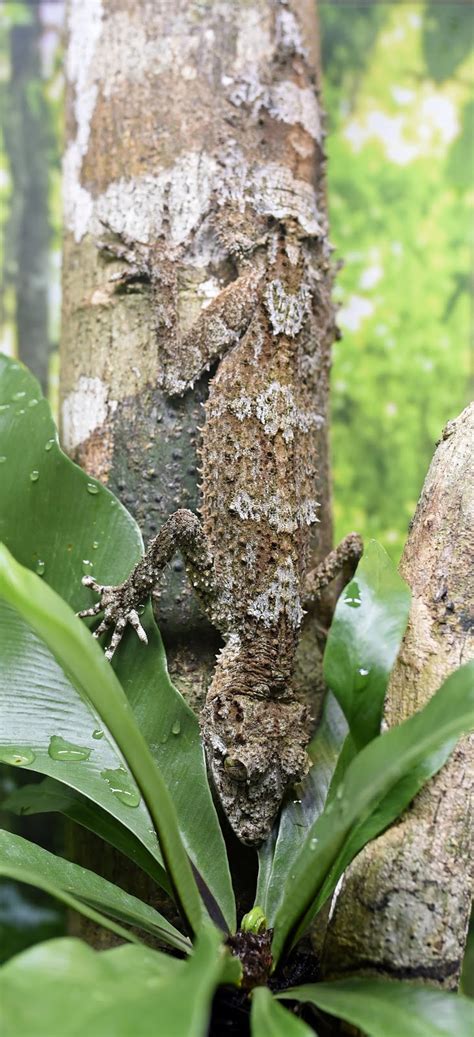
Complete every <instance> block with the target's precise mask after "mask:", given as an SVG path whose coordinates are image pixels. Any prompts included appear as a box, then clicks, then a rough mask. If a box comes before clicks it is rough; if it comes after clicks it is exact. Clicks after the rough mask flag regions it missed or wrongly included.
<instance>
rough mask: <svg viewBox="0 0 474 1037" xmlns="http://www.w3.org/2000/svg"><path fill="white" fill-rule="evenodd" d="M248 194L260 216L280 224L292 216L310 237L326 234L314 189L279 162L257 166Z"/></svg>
mask: <svg viewBox="0 0 474 1037" xmlns="http://www.w3.org/2000/svg"><path fill="white" fill-rule="evenodd" d="M240 189H241V190H242V185H241V187H240ZM245 194H246V196H247V199H248V201H249V204H252V205H253V206H254V208H255V209H256V210H257V212H258V213H261V214H262V215H264V216H273V217H274V218H275V219H276V220H280V219H285V218H286V217H288V216H291V217H293V219H295V220H298V222H299V224H300V225H301V227H302V228H303V230H304V231H306V233H307V234H309V235H314V236H319V235H321V234H322V233H323V229H322V226H321V222H320V215H319V212H318V208H317V205H316V194H315V191H314V188H313V186H312V185H311V184H309V183H307V181H306V180H298V179H297V178H296V177H294V176H293V174H292V172H291V170H290V169H288V168H287V167H286V166H281V165H279V163H278V162H269V163H268V164H267V165H259V166H255V167H254V169H253V170H251V172H250V174H249V181H248V187H247V190H246V192H245Z"/></svg>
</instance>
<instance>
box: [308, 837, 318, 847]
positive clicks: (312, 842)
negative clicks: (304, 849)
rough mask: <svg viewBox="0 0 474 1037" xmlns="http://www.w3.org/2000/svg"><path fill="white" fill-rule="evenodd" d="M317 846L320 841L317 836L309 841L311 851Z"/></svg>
mask: <svg viewBox="0 0 474 1037" xmlns="http://www.w3.org/2000/svg"><path fill="white" fill-rule="evenodd" d="M317 845H318V840H317V839H316V837H315V836H313V838H312V839H310V840H309V848H310V850H315V849H316V847H317Z"/></svg>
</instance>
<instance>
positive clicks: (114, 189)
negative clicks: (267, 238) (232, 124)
mask: <svg viewBox="0 0 474 1037" xmlns="http://www.w3.org/2000/svg"><path fill="white" fill-rule="evenodd" d="M215 169H216V163H215V162H214V160H213V159H212V158H210V156H209V155H206V153H205V152H202V153H201V152H198V151H190V152H188V153H187V154H184V155H181V156H180V158H179V159H178V161H177V162H176V163H175V164H174V165H173V166H171V167H169V168H168V169H163V170H162V171H161V172H160V173H158V174H157V175H154V176H151V175H149V176H138V177H134V178H133V179H130V180H126V179H125V178H121V179H120V180H115V181H114V182H113V183H111V184H109V187H108V188H107V190H106V191H104V193H103V194H102V195H100V196H99V198H97V200H96V202H95V205H94V216H95V220H94V227H93V228H92V229H93V231H94V233H100V229H101V226H102V225H101V223H100V221H103V222H104V223H106V224H107V225H108V226H109V227H111V229H112V230H113V231H114V232H115V233H116V234H123V235H125V236H126V237H128V238H130V239H131V240H132V241H139V242H141V243H143V244H145V245H147V244H150V242H152V241H153V240H154V239H155V238H156V236H157V235H158V234H159V233H160V232H161V229H162V227H163V221H164V218H165V214H166V216H167V219H168V233H169V241H170V244H172V245H180V244H181V243H182V242H183V241H185V240H186V239H187V238H188V237H189V235H190V233H191V231H193V230H194V228H195V227H196V226H197V225H198V224H199V223H200V221H201V219H202V217H203V216H204V215H205V213H206V212H207V210H208V208H209V205H210V196H211V191H212V186H213V177H214V174H215Z"/></svg>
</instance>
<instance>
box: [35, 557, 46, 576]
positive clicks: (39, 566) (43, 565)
mask: <svg viewBox="0 0 474 1037" xmlns="http://www.w3.org/2000/svg"><path fill="white" fill-rule="evenodd" d="M45 569H46V562H43V559H42V558H38V561H37V563H36V565H35V572H36V573H37V574H38V576H43V575H44V571H45Z"/></svg>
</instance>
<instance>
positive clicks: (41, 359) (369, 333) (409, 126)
mask: <svg viewBox="0 0 474 1037" xmlns="http://www.w3.org/2000/svg"><path fill="white" fill-rule="evenodd" d="M85 2H87V0H85ZM473 10H474V9H473V7H472V5H471V4H470V3H455V2H451V3H444V2H439V0H425V2H423V3H405V2H401V3H398V2H392V3H381V2H373V0H365V2H364V3H357V2H353V3H347V2H345V3H339V2H337V0H333V2H332V3H324V2H323V3H320V4H319V12H320V23H321V39H322V56H323V76H324V78H323V89H324V102H325V107H326V110H327V133H328V136H327V152H328V159H329V162H328V195H329V208H330V219H331V228H332V240H333V243H334V245H335V247H336V257H337V258H338V259H341V260H342V261H343V263H344V265H343V267H342V270H341V272H340V274H339V278H338V284H337V289H336V292H337V300H338V302H339V303H340V312H339V324H340V327H341V330H342V332H343V338H342V340H341V341H340V342H338V343H337V344H336V345H335V348H334V366H333V381H332V387H333V391H332V409H333V426H332V428H333V431H332V453H333V466H334V515H335V525H336V530H335V535H336V539H339V538H340V537H341V536H343V535H344V534H345V533H347V532H348V531H349V530H350V529H357V530H359V531H360V532H361V533H362V534H363V535H364V536H375V537H376V538H377V539H378V540H380V541H381V542H382V543H383V544H384V546H385V547H386V548H387V550H388V551H389V553H390V554H391V555H392V557H393V558H394V559H395V560H397V559H398V557H399V555H400V553H401V550H402V547H403V543H404V540H405V537H406V532H407V526H408V523H409V520H410V518H411V517H412V515H413V512H414V509H415V506H416V501H417V498H418V495H419V492H420V489H421V486H422V483H423V478H424V475H425V473H426V470H427V467H428V465H429V462H430V459H431V456H432V453H433V448H434V444H435V442H436V440H437V439H438V437H439V436H440V433H441V430H442V428H443V425H444V424H445V423H446V421H447V420H449V419H450V418H453V417H455V416H456V415H457V414H458V413H459V411H460V410H462V408H463V407H464V406H465V405H466V403H467V402H468V399H469V346H470V332H471V326H472V321H471V312H470V303H469V298H470V296H469V280H470V276H471V268H472V260H471V254H472V253H471V251H470V250H471V242H470V240H469V233H468V227H469V200H470V195H471V199H472V187H473V176H472V174H473V151H472V139H473V138H472V129H473V117H474V94H473V64H472V41H473ZM0 12H1V13H0V105H1V116H2V118H1V124H2V137H1V141H0V209H1V213H0V232H1V240H2V246H3V247H2V258H1V271H2V283H1V300H2V309H1V313H0V349H1V350H2V351H4V352H7V353H10V354H13V353H16V354H17V355H19V356H20V357H21V358H22V359H23V360H25V362H26V363H28V364H29V366H30V367H32V368H33V370H34V371H35V373H37V374H38V376H39V377H40V380H41V382H42V384H43V387H44V388H45V389H46V390H47V391H48V393H49V396H50V399H51V402H52V403H53V406H55V403H56V395H57V346H58V338H59V311H60V236H61V203H60V156H61V150H62V117H63V107H62V106H63V88H64V84H63V55H64V41H63V20H64V4H63V2H62V0H56V2H51V0H48V2H40V3H31V2H30V3H25V2H15V3H10V2H6V3H4V4H3V6H2V7H1V8H0Z"/></svg>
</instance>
